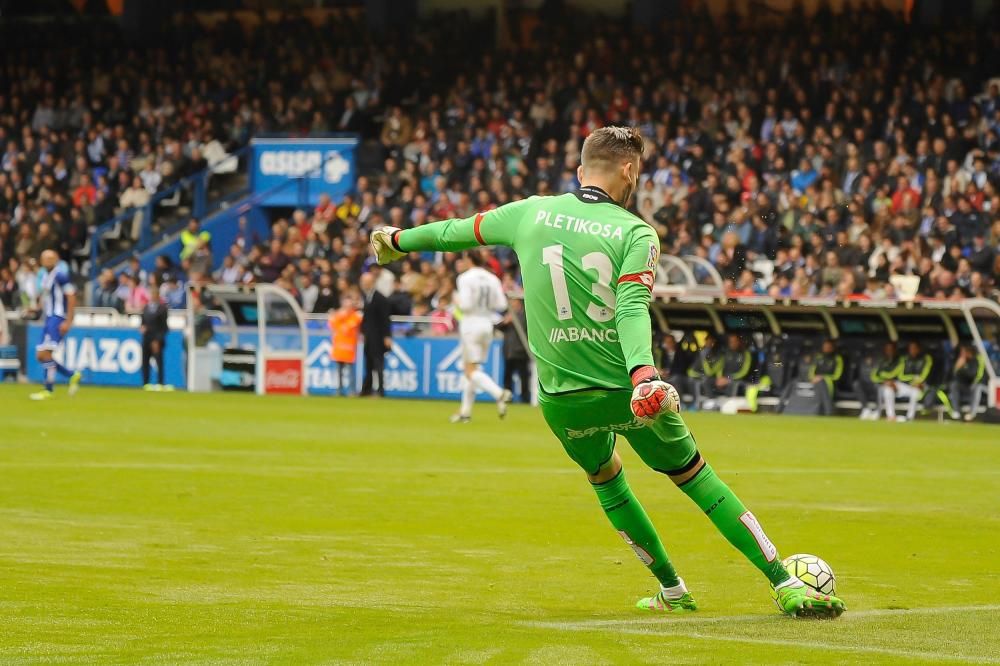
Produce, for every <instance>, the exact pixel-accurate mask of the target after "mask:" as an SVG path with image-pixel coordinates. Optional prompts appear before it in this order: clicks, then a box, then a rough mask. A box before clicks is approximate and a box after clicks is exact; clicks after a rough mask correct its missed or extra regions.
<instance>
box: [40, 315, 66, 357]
mask: <svg viewBox="0 0 1000 666" xmlns="http://www.w3.org/2000/svg"><path fill="white" fill-rule="evenodd" d="M64 321H66V320H65V319H64V318H62V317H46V318H45V328H44V329H43V330H42V341H41V342H39V343H38V344H37V345H36V346H35V350H36V351H55V350H56V348H57V347H58V346H59V343H60V342H62V337H63V336H62V332H61V331H60V330H59V327H60V326H62V323H63V322H64Z"/></svg>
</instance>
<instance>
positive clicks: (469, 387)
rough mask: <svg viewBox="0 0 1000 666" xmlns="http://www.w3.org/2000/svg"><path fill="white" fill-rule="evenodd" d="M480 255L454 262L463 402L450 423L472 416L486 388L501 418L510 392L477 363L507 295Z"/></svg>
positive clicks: (468, 255)
mask: <svg viewBox="0 0 1000 666" xmlns="http://www.w3.org/2000/svg"><path fill="white" fill-rule="evenodd" d="M483 263H484V262H483V256H482V255H481V254H480V253H479V251H478V250H470V251H468V252H465V253H463V254H462V256H461V257H460V258H459V259H458V261H457V262H456V264H455V267H456V268H457V269H458V270H459V272H460V275H459V276H458V279H457V280H456V281H455V282H456V286H457V289H456V291H455V305H456V306H457V312H456V316H458V317H459V321H458V332H459V336H460V337H461V340H462V363H463V366H464V367H463V369H464V372H465V376H464V377H462V404H461V407H460V408H459V410H458V414H455V415H454V416H452V417H451V421H452V423H467V422H468V421H469V419H470V418H472V404H473V402H475V399H476V393H477V392H478V391H480V390H482V391H486V392H487V393H489V394H490V396H491V397H492V398H493V399H494V400H496V403H497V413H498V414H499V415H500V418H503V417H504V416H506V415H507V404H508V403H509V402H510V400H511V393H510V391H508V390H506V389H502V388H500V386H499V385H498V384H497V383H496V382H495V381H493V378H492V377H490V376H489V375H488V374H486V373H485V372H483V370H482V368H481V367H480V366H481V365H482V364H483V362H485V361H486V356H487V354H488V353H489V350H490V343H491V342H492V341H493V327H494V325H495V324H496V322H497V319H498V314H499V313H501V312H504V311H506V310H507V297H506V296H505V295H504V293H503V285H501V284H500V280H499V279H498V278H497V276H496V275H494V274H493V273H491V272H490V271H488V270H486V269H485V268H483Z"/></svg>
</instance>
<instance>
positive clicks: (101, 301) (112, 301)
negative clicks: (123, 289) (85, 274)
mask: <svg viewBox="0 0 1000 666" xmlns="http://www.w3.org/2000/svg"><path fill="white" fill-rule="evenodd" d="M91 305H92V306H93V307H96V308H112V309H114V310H116V311H118V312H125V303H124V302H123V301H122V299H121V298H119V297H118V280H117V279H115V273H114V271H112V270H111V269H110V268H105V269H104V270H102V271H101V274H100V276H99V277H98V278H97V285H96V286H95V288H94V293H93V295H92V296H91Z"/></svg>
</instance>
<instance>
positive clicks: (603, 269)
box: [542, 245, 615, 322]
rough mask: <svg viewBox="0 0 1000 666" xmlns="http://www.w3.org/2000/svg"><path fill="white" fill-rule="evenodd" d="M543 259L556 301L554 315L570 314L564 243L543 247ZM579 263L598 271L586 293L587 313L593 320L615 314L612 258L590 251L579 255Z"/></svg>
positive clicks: (600, 319)
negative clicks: (580, 256) (581, 255)
mask: <svg viewBox="0 0 1000 666" xmlns="http://www.w3.org/2000/svg"><path fill="white" fill-rule="evenodd" d="M542 263H543V264H545V265H546V266H548V267H549V277H550V278H551V280H552V292H553V295H554V296H555V302H556V316H557V317H558V318H559V319H560V320H563V319H572V318H573V304H572V302H571V299H570V295H569V287H568V286H567V284H566V269H565V267H564V265H563V246H562V245H549V246H547V247H544V248H542ZM580 266H581V267H582V268H583V269H584V270H587V271H593V272H595V273H596V274H597V280H596V281H595V282H592V283H591V285H590V293H589V294H588V295H587V296H588V299H589V300H590V302H589V303H588V304H587V316H588V317H590V318H591V319H592V320H593V321H595V322H605V321H609V320H611V319H613V318H614V316H615V292H614V291H612V289H611V280H612V277H613V272H614V269H613V268H612V265H611V259H610V257H608V255H606V254H604V253H603V252H590V253H589V254H585V255H583V257H582V258H581V259H580Z"/></svg>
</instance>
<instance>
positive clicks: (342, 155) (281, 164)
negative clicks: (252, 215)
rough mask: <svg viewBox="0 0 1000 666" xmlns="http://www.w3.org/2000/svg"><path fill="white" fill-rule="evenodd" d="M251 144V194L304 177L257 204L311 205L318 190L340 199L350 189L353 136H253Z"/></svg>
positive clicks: (354, 169)
mask: <svg viewBox="0 0 1000 666" xmlns="http://www.w3.org/2000/svg"><path fill="white" fill-rule="evenodd" d="M251 146H252V152H253V158H252V167H251V169H250V189H251V191H252V192H254V193H255V194H256V193H261V192H266V191H268V190H270V189H273V188H276V187H278V186H279V185H281V184H283V183H285V182H287V181H288V179H289V178H299V177H304V178H303V180H302V181H301V182H300V183H299V184H298V185H290V186H288V187H283V188H281V189H280V190H278V191H277V192H274V193H273V194H271V195H270V196H269V197H267V199H265V200H264V201H263V202H261V204H260V205H261V206H315V205H316V204H317V203H318V202H319V197H320V195H321V194H329V195H330V198H331V199H333V200H334V201H340V200H341V199H343V198H344V195H345V194H348V193H350V192H351V191H352V190H353V189H354V181H355V178H356V177H357V173H356V172H357V166H356V163H357V159H356V153H357V148H358V140H357V139H356V138H340V139H254V140H253V141H251Z"/></svg>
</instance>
